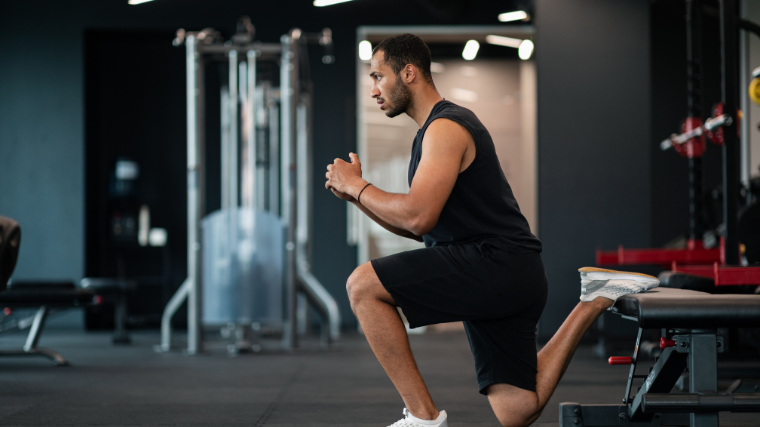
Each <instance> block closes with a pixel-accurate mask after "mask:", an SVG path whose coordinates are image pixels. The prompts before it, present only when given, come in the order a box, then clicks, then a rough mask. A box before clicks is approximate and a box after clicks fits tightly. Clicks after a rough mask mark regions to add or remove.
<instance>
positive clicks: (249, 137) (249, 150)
mask: <svg viewBox="0 0 760 427" xmlns="http://www.w3.org/2000/svg"><path fill="white" fill-rule="evenodd" d="M246 57H247V60H248V74H247V75H246V79H247V86H248V87H247V89H248V93H247V96H246V98H247V103H246V111H245V112H246V121H245V122H246V123H245V124H246V141H245V142H246V164H247V165H248V174H249V176H248V177H247V179H248V188H249V191H250V194H249V195H248V196H249V207H250V208H251V215H252V216H254V217H255V212H256V209H257V208H259V209H260V208H262V206H258V203H257V200H258V198H257V194H256V193H257V191H256V190H257V186H256V184H257V178H258V176H257V175H258V168H257V166H256V163H257V162H256V159H257V157H258V152H257V149H258V147H257V146H256V107H257V105H256V51H255V50H249V51H248V53H247V54H246ZM251 224H253V218H251Z"/></svg>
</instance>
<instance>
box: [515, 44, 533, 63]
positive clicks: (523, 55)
mask: <svg viewBox="0 0 760 427" xmlns="http://www.w3.org/2000/svg"><path fill="white" fill-rule="evenodd" d="M533 47H534V45H533V42H532V41H530V40H523V42H522V43H521V44H520V49H519V50H518V51H517V55H518V56H519V57H520V59H522V60H523V61H525V60H528V59H530V56H531V55H532V54H533Z"/></svg>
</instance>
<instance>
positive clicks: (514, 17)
mask: <svg viewBox="0 0 760 427" xmlns="http://www.w3.org/2000/svg"><path fill="white" fill-rule="evenodd" d="M529 19H530V18H529V17H528V14H527V13H525V12H524V11H522V10H516V11H514V12H506V13H501V14H499V21H501V22H511V21H527V20H529Z"/></svg>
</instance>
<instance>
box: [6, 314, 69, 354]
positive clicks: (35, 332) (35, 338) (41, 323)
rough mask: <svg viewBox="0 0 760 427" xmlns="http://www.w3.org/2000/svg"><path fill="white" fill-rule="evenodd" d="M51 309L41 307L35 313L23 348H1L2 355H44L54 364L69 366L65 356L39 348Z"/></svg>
mask: <svg viewBox="0 0 760 427" xmlns="http://www.w3.org/2000/svg"><path fill="white" fill-rule="evenodd" d="M48 313H49V310H48V308H47V307H46V306H44V305H43V306H42V307H40V309H39V310H37V314H35V315H34V320H33V321H32V326H31V328H30V329H29V335H28V336H27V338H26V343H25V344H24V347H23V349H22V350H0V356H43V357H47V358H48V359H50V360H51V361H52V362H53V364H54V365H58V366H68V364H69V362H67V361H66V359H64V358H63V356H61V355H60V354H59V353H57V352H55V351H53V350H48V349H44V348H37V343H38V342H39V341H40V336H41V335H42V329H43V328H44V327H45V320H47V316H48Z"/></svg>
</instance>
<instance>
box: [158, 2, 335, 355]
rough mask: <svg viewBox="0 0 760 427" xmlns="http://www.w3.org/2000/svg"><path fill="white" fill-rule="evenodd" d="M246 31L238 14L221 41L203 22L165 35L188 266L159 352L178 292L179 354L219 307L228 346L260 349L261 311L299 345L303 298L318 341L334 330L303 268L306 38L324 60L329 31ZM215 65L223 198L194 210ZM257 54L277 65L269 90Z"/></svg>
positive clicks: (324, 298)
mask: <svg viewBox="0 0 760 427" xmlns="http://www.w3.org/2000/svg"><path fill="white" fill-rule="evenodd" d="M254 35H255V30H254V26H253V25H252V24H251V22H250V20H249V19H248V18H247V17H242V18H241V19H240V20H239V21H238V31H237V34H235V35H234V36H232V38H231V39H230V40H228V41H224V40H223V39H222V37H221V35H220V33H219V32H217V31H215V30H213V29H210V28H207V29H204V30H202V31H199V32H187V31H185V30H184V29H180V30H178V31H177V37H176V38H175V40H174V42H173V44H174V45H175V46H180V45H183V44H184V45H185V49H186V64H187V67H186V78H187V206H188V209H187V224H188V229H187V241H188V253H187V267H188V271H187V278H186V279H185V281H184V283H183V284H182V286H180V288H179V289H178V290H177V292H176V293H175V294H174V296H173V297H172V298H171V300H170V301H169V303H168V304H167V305H166V308H165V309H164V314H163V317H162V322H161V344H160V345H159V346H156V347H157V348H156V349H157V351H164V352H165V351H169V350H170V349H171V320H172V317H173V316H174V314H175V313H176V312H177V310H178V309H179V307H180V306H181V305H182V303H184V302H185V301H187V303H188V310H187V324H188V329H187V335H188V337H187V350H186V351H187V354H189V355H194V354H197V353H200V352H202V351H203V325H204V324H215V323H218V321H219V319H220V318H221V317H223V316H229V319H228V322H229V325H228V328H232V330H233V332H234V333H235V336H238V337H240V339H239V340H238V341H237V342H236V343H235V344H231V345H230V347H228V348H229V350H230V351H231V352H237V351H239V350H253V351H257V350H258V349H260V346H257V345H256V344H251V343H250V342H249V341H248V339H247V337H248V336H249V332H250V329H251V327H252V325H253V324H256V323H257V322H256V320H257V318H261V317H265V318H269V319H270V320H271V319H272V317H274V318H275V319H274V320H275V321H274V322H273V325H274V326H275V327H277V328H280V329H281V331H282V347H283V349H286V350H290V349H293V348H295V347H297V346H298V330H297V329H299V328H297V323H298V322H297V320H298V319H302V321H303V322H305V319H306V316H305V315H301V316H298V313H299V312H300V313H305V312H306V303H307V302H308V303H309V304H311V306H312V307H313V308H314V309H315V310H316V311H317V312H318V313H319V315H320V320H321V344H322V346H323V347H326V346H328V345H329V344H330V342H331V341H334V340H336V339H337V338H338V337H339V335H340V323H341V320H340V312H339V310H338V306H337V304H336V302H335V300H334V299H333V298H332V297H331V296H330V294H329V293H328V292H327V291H326V290H325V288H324V287H323V286H322V285H321V283H319V281H318V280H317V279H316V278H315V277H314V276H313V274H312V273H311V268H310V262H311V246H310V242H311V235H312V233H311V219H312V215H311V211H312V200H311V187H312V185H311V164H312V130H311V108H312V103H311V100H312V85H311V82H310V80H309V69H308V65H309V64H308V56H307V45H308V44H309V43H318V44H320V45H322V46H323V47H324V49H325V53H324V56H323V57H322V61H323V62H324V63H326V64H330V63H332V62H333V61H334V57H333V55H332V33H331V31H330V29H328V28H326V29H324V30H323V31H322V32H320V33H315V34H309V33H303V32H302V31H301V30H300V29H297V28H294V29H292V30H290V31H289V32H288V33H287V34H285V35H283V36H282V37H281V38H280V43H262V42H259V41H254ZM214 62H216V63H225V62H226V63H228V64H229V83H228V85H227V86H222V89H221V93H220V98H221V112H220V113H221V114H220V117H221V158H222V162H221V166H222V168H221V175H222V176H221V192H222V207H221V209H220V210H219V211H215V212H212V213H210V214H208V215H206V216H205V217H204V206H205V197H206V188H205V178H206V177H205V170H206V160H205V156H204V153H205V135H206V126H205V122H206V120H205V118H206V116H205V114H206V111H205V97H206V88H205V86H204V69H205V66H206V65H207V64H209V63H214ZM262 62H269V63H272V64H275V65H278V66H279V69H280V73H279V74H280V75H279V79H280V82H279V84H280V86H279V88H277V87H274V86H273V82H271V81H259V79H258V78H257V63H262ZM241 154H242V155H241ZM299 295H302V296H303V297H302V298H298V296H299ZM299 302H300V304H299ZM204 309H206V311H207V312H204ZM220 313H223V314H220ZM302 329H305V328H302Z"/></svg>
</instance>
